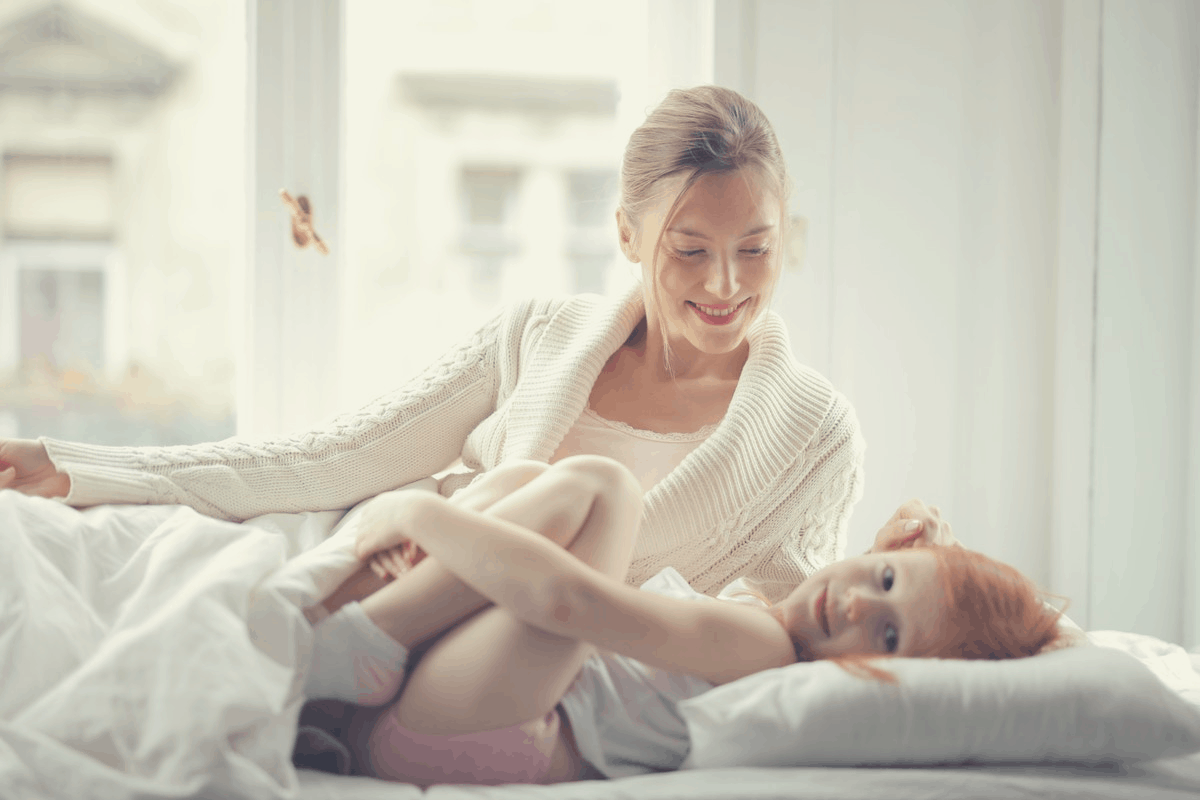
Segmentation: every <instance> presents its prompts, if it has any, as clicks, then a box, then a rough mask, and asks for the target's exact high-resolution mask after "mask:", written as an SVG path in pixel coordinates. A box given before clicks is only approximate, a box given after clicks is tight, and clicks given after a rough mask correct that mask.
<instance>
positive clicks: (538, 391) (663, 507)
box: [509, 285, 833, 556]
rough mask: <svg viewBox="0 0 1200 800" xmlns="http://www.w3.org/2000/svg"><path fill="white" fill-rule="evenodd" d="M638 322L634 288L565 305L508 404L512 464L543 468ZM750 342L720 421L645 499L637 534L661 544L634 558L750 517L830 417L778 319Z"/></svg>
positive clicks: (825, 392)
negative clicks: (521, 460) (641, 531)
mask: <svg viewBox="0 0 1200 800" xmlns="http://www.w3.org/2000/svg"><path fill="white" fill-rule="evenodd" d="M643 316H645V303H644V299H643V295H642V289H641V286H640V285H638V286H635V287H633V288H632V289H630V291H629V292H627V293H626V294H625V295H624V296H622V297H619V298H599V297H596V296H594V295H590V296H581V297H574V298H571V299H570V300H568V301H566V302H565V303H564V304H563V305H562V306H561V307H560V308H559V309H558V311H557V312H555V313H554V314H553V315H552V316H551V318H550V320H549V321H548V322H547V327H546V330H545V331H544V332H543V335H542V337H541V340H540V341H539V342H538V344H537V350H538V352H537V357H536V358H533V359H531V360H530V361H529V368H528V372H526V374H525V375H524V376H523V379H522V380H520V381H518V383H517V386H516V388H515V391H514V393H513V395H512V397H511V400H510V402H511V406H510V409H511V411H510V416H509V446H510V448H511V449H509V452H510V454H511V455H512V456H516V457H525V458H532V459H535V460H538V461H547V460H549V458H550V457H551V456H552V455H553V453H554V451H555V450H556V449H557V448H558V446H559V444H560V443H561V442H562V440H563V437H564V436H566V434H567V431H568V430H570V428H571V425H573V424H574V423H575V420H576V419H578V418H579V415H580V414H581V413H583V409H584V407H585V406H586V405H587V401H588V397H589V396H590V395H591V390H592V386H593V385H594V384H595V382H596V378H597V377H598V376H599V375H600V370H601V369H602V368H603V367H604V365H605V363H607V361H608V359H609V357H610V356H612V354H613V353H615V352H616V351H617V349H618V348H619V347H620V346H621V345H622V344H623V343H624V342H625V341H626V339H628V338H629V334H630V333H632V331H633V329H634V327H635V326H636V325H637V323H638V322H640V321H641V319H642V317H643ZM747 338H748V341H749V343H750V353H749V357H748V358H747V360H746V364H745V366H744V367H743V368H742V374H741V377H740V379H739V380H738V385H737V388H736V389H735V390H734V394H733V399H732V400H731V401H730V403H729V410H728V411H727V412H726V414H725V417H724V418H723V419H722V420H721V422H720V424H719V425H718V426H717V428H716V430H715V431H713V433H712V435H711V436H709V437H708V439H707V440H705V441H704V442H703V443H702V444H701V445H700V446H699V447H697V448H696V449H695V450H693V451H692V452H691V453H689V454H688V455H687V456H686V457H685V458H684V460H683V462H682V463H680V465H679V466H678V467H677V468H676V469H675V470H673V471H672V472H671V473H670V474H669V475H668V476H667V477H666V478H664V479H663V480H662V481H661V482H659V483H658V484H657V485H656V486H654V487H653V488H652V489H651V490H650V491H649V492H647V493H646V496H645V516H644V518H643V523H642V524H643V528H650V529H653V530H655V531H657V532H661V534H662V535H661V536H656V537H655V540H654V542H653V543H652V544H653V547H652V549H650V550H648V551H647V550H643V548H641V547H639V551H640V553H639V555H646V556H648V555H652V554H653V553H654V552H659V551H661V550H669V549H674V548H676V547H679V546H682V545H684V544H686V543H687V541H688V540H691V539H694V537H696V536H698V535H700V534H701V533H702V532H703V533H708V532H711V531H712V530H713V529H714V528H715V527H717V526H718V525H719V524H721V523H722V522H726V523H727V524H728V523H729V521H730V520H732V519H733V518H735V517H738V516H739V515H741V514H742V513H743V512H745V511H746V510H747V509H749V508H750V507H751V506H752V505H753V501H754V499H755V498H756V497H758V496H759V495H760V494H762V493H763V492H764V491H766V490H767V489H768V488H769V487H770V486H771V484H772V483H774V482H776V481H778V479H779V478H780V476H781V475H782V474H783V472H784V471H785V470H786V469H787V468H788V467H789V466H791V465H792V464H793V463H794V462H795V461H796V459H797V458H800V457H802V455H803V453H804V451H805V449H806V448H807V446H808V443H809V440H811V439H812V437H813V435H814V434H815V433H816V431H817V430H818V428H819V427H820V425H821V421H822V420H823V419H824V418H825V415H826V414H827V413H828V411H829V407H830V405H831V403H832V401H833V387H832V386H831V385H830V384H829V382H828V381H827V380H825V378H824V377H822V376H821V375H820V374H819V373H817V372H815V371H814V370H812V369H809V368H807V367H803V366H801V365H800V364H798V363H796V360H795V359H794V358H793V357H792V353H791V347H790V345H789V342H788V336H787V329H786V328H785V327H784V324H783V321H782V320H781V319H780V318H779V315H778V314H776V313H775V312H774V311H768V312H767V313H766V314H763V315H762V316H760V317H759V319H758V320H756V321H755V323H754V325H753V326H752V327H751V329H750V333H749V335H748V337H747ZM548 398H559V399H561V401H560V402H547V399H548Z"/></svg>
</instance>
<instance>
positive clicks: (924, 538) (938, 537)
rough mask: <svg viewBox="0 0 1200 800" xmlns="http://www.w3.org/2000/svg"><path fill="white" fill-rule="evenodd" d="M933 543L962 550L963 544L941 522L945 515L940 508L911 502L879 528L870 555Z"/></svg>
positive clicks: (948, 526) (946, 523)
mask: <svg viewBox="0 0 1200 800" xmlns="http://www.w3.org/2000/svg"><path fill="white" fill-rule="evenodd" d="M931 544H938V545H952V546H955V547H962V543H961V542H959V541H958V539H956V538H954V531H952V530H951V529H950V523H949V522H946V521H945V520H943V519H942V512H941V511H939V510H938V507H937V506H928V505H925V503H923V502H921V501H920V500H909V501H908V502H907V503H905V504H904V505H902V506H900V508H898V509H896V513H895V514H893V515H892V518H891V519H889V520H888V521H887V524H885V525H884V526H883V527H882V528H880V529H879V533H877V534H876V535H875V545H874V546H873V547H872V548H871V549H870V550H868V551H867V552H868V553H883V552H886V551H888V550H903V549H905V548H910V547H927V546H928V545H931Z"/></svg>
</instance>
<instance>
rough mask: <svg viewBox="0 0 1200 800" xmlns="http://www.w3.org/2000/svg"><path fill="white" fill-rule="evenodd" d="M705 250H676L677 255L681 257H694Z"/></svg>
mask: <svg viewBox="0 0 1200 800" xmlns="http://www.w3.org/2000/svg"><path fill="white" fill-rule="evenodd" d="M703 252H704V251H703V250H676V251H675V255H677V256H679V257H680V258H694V257H695V256H698V255H700V254H701V253H703Z"/></svg>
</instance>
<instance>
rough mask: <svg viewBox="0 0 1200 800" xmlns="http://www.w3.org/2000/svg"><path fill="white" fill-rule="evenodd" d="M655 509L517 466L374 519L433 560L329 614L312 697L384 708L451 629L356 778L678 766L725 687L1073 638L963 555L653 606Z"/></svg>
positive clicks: (671, 592)
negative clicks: (692, 714) (698, 699)
mask: <svg viewBox="0 0 1200 800" xmlns="http://www.w3.org/2000/svg"><path fill="white" fill-rule="evenodd" d="M640 513H641V492H640V488H639V486H638V484H637V482H636V480H635V479H634V478H633V476H632V475H631V474H630V473H629V472H628V470H626V469H625V468H624V467H622V466H621V465H620V464H618V463H616V462H615V461H612V460H610V459H605V458H601V457H593V456H581V457H576V458H571V459H566V460H563V461H561V462H559V463H557V464H555V465H554V466H552V467H547V466H546V465H544V464H532V463H522V464H516V465H512V466H508V467H502V468H500V469H499V470H497V471H495V472H494V473H492V474H491V475H489V476H487V478H486V479H485V480H484V481H482V482H480V483H479V484H478V485H477V490H476V492H475V493H474V494H473V495H472V496H470V497H469V498H468V497H464V498H462V499H460V500H459V502H448V501H446V500H444V499H442V498H441V497H439V496H437V495H434V494H430V493H420V492H396V493H390V494H387V495H383V496H380V497H379V498H378V499H376V500H375V501H373V502H372V503H371V504H369V505H368V506H367V507H366V508H365V509H364V514H363V517H362V518H361V520H360V523H359V524H360V525H361V528H360V531H359V533H358V538H357V551H358V554H359V555H360V557H362V558H369V557H371V556H373V555H374V554H378V553H381V552H384V551H388V550H392V549H394V548H397V547H404V546H411V545H412V544H414V543H415V544H416V545H419V546H420V547H421V548H422V549H423V550H424V551H426V552H427V553H428V554H429V558H427V559H425V560H424V561H422V562H421V563H420V564H418V565H416V566H415V567H414V568H413V569H411V571H409V572H408V573H407V574H405V575H403V576H401V577H400V578H399V579H397V580H395V581H393V582H391V583H388V584H387V585H386V586H384V587H383V588H381V589H379V590H378V591H374V592H373V593H371V594H369V595H366V596H363V595H364V594H366V592H367V591H369V588H368V587H364V586H362V585H361V582H359V585H358V586H357V588H353V587H352V588H351V589H350V590H347V591H340V592H339V593H338V595H337V596H335V597H333V598H330V600H328V601H327V602H326V605H327V606H328V607H329V610H330V611H334V612H335V613H333V614H332V616H330V617H329V618H328V619H326V620H324V621H323V622H321V623H320V624H318V625H317V627H316V641H317V643H316V652H315V654H314V660H313V670H312V673H311V675H310V679H309V684H308V694H309V696H310V697H336V698H340V699H342V700H346V701H350V702H354V703H357V704H360V705H374V704H381V703H386V702H388V700H389V699H390V698H391V696H392V695H393V694H394V692H395V691H396V689H397V688H398V687H399V686H400V684H401V681H402V680H403V678H404V668H405V666H406V664H405V661H406V658H407V654H408V650H409V649H410V648H413V647H415V646H417V645H420V644H422V643H423V642H426V641H428V640H430V639H431V638H433V637H436V636H438V635H439V634H441V633H442V632H443V631H446V630H449V632H448V633H446V635H444V636H442V637H441V638H440V639H439V640H438V641H437V642H436V644H434V646H433V647H432V648H431V649H430V650H429V651H428V652H427V653H426V654H425V655H424V656H423V657H422V658H421V660H420V661H419V662H418V663H417V664H416V666H415V668H414V669H413V670H412V671H411V674H410V675H408V676H407V682H406V683H405V685H404V690H403V691H402V692H401V693H400V695H399V697H398V698H397V699H396V700H395V701H394V702H393V703H392V704H391V705H390V706H389V707H387V708H386V709H384V710H382V712H380V711H378V710H371V709H367V710H364V711H362V712H358V713H356V714H354V716H353V719H352V720H351V721H350V722H349V723H348V724H347V726H346V728H347V730H348V734H349V740H350V744H351V749H352V750H353V751H354V760H355V763H356V771H359V772H361V773H364V774H368V775H374V776H376V777H380V778H386V779H391V780H399V781H406V782H410V783H417V784H421V785H430V784H434V783H448V782H450V783H505V782H540V783H553V782H561V781H568V780H575V779H578V778H580V777H582V776H585V775H588V774H591V775H595V774H597V773H598V774H599V775H601V776H606V777H621V776H624V775H630V774H637V773H640V772H649V771H659V770H664V769H673V768H675V767H677V766H678V765H679V764H680V763H681V762H682V760H683V758H684V756H686V754H687V749H688V743H687V733H686V727H685V726H684V724H683V722H682V720H681V719H680V718H679V715H678V714H677V712H676V711H675V706H676V704H677V703H678V702H679V701H680V700H683V699H686V698H688V697H693V696H695V695H697V694H700V693H701V692H704V691H706V690H707V689H709V688H711V687H712V686H714V685H717V684H722V683H727V682H729V681H734V680H737V679H738V678H741V677H744V676H746V675H750V674H752V673H754V672H758V671H760V670H763V669H770V668H773V667H780V666H785V665H788V664H792V663H795V662H797V661H807V660H813V659H820V658H833V659H836V660H840V661H841V662H843V663H844V664H846V665H847V666H848V667H851V668H853V669H858V670H860V671H861V670H866V671H868V672H874V673H875V674H877V675H879V674H880V673H879V671H878V670H876V669H874V668H873V667H871V666H870V663H869V661H870V660H872V659H875V658H883V657H890V656H907V657H914V656H941V657H952V658H1015V657H1020V656H1027V655H1033V654H1035V653H1037V652H1038V651H1039V650H1041V649H1042V648H1043V647H1045V646H1046V645H1048V644H1050V643H1051V642H1053V641H1054V640H1055V639H1056V637H1057V635H1058V627H1057V624H1056V623H1057V620H1058V617H1059V614H1058V613H1057V612H1054V611H1053V610H1050V609H1048V608H1047V607H1046V606H1044V605H1043V604H1042V603H1041V601H1040V599H1039V598H1038V595H1037V592H1036V590H1035V589H1034V587H1033V586H1032V584H1031V583H1030V582H1029V581H1028V580H1027V579H1025V578H1024V577H1022V576H1021V575H1020V574H1019V573H1017V572H1016V571H1015V570H1013V569H1012V568H1010V567H1007V566H1005V565H1002V564H999V563H997V562H995V561H992V560H991V559H988V558H986V557H984V556H982V555H980V554H977V553H971V552H969V551H966V550H963V549H961V548H957V547H930V548H922V549H909V550H897V551H893V552H884V553H872V554H868V555H865V556H859V557H856V558H852V559H848V560H846V561H842V562H838V563H835V564H832V565H830V566H828V567H826V568H824V569H823V570H821V571H819V572H818V573H816V574H815V575H813V576H812V577H811V578H809V579H808V580H807V581H805V582H804V583H803V584H801V585H800V586H798V587H797V588H796V589H795V590H794V591H793V592H792V593H791V594H789V595H788V596H787V597H786V598H785V599H784V600H783V601H781V602H779V603H777V604H775V605H773V606H770V607H768V608H766V609H765V610H764V609H763V608H762V607H761V606H752V605H749V604H742V603H735V602H722V601H719V600H714V599H712V598H709V597H706V596H704V595H700V594H698V593H696V592H694V591H692V590H691V589H690V587H688V586H687V584H686V583H685V582H684V581H683V580H682V579H681V578H680V577H679V576H678V573H674V572H673V571H672V570H670V569H667V570H664V571H663V572H662V573H660V575H659V576H657V577H656V578H655V579H654V580H652V581H651V582H649V583H648V584H647V585H646V586H644V587H643V590H642V591H639V590H638V589H635V588H632V587H630V586H627V585H626V584H625V583H624V582H623V581H622V578H623V575H624V569H625V566H626V564H627V562H628V559H629V556H630V552H631V550H632V543H633V541H634V538H635V537H636V533H637V525H638V521H639V518H640ZM539 534H541V535H539ZM355 595H357V596H358V597H359V598H360V599H358V600H355V599H354V596H355ZM489 602H490V603H493V604H494V605H493V606H491V607H486V606H487V605H488V603H489ZM343 604H344V605H343ZM485 607H486V608H485ZM481 608H483V609H484V610H483V611H482V612H481V613H478V614H476V613H475V612H476V611H477V610H478V609H481ZM597 648H598V649H599V650H600V653H598V654H597V652H596V649H597ZM882 676H883V677H884V679H887V677H888V676H887V675H886V673H883V674H882ZM560 711H561V712H563V713H562V714H561V715H560V713H559V712H560Z"/></svg>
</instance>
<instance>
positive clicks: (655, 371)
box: [625, 317, 750, 383]
mask: <svg viewBox="0 0 1200 800" xmlns="http://www.w3.org/2000/svg"><path fill="white" fill-rule="evenodd" d="M625 347H626V348H628V349H629V350H630V351H632V352H633V353H634V354H635V355H636V357H637V360H638V361H639V362H640V364H639V368H640V371H643V374H644V375H645V377H646V378H647V379H649V380H652V381H654V382H657V383H667V382H676V383H678V382H679V381H688V382H692V381H698V382H702V383H710V382H712V383H726V382H730V381H732V382H735V383H736V382H737V380H738V378H740V377H741V375H742V368H743V367H744V366H746V360H747V359H748V358H749V357H750V343H749V342H746V341H743V342H742V343H741V344H739V345H738V346H737V348H736V349H734V350H733V351H731V352H729V353H719V354H712V353H705V352H703V351H701V350H698V349H696V348H695V347H694V346H692V344H691V342H688V341H687V340H686V339H683V340H681V341H676V342H672V343H671V356H670V366H669V367H668V362H667V355H666V348H665V347H664V343H663V336H662V333H661V332H660V330H659V328H658V326H657V325H652V324H650V323H649V322H648V320H647V318H646V317H643V318H642V321H641V322H639V323H638V325H637V327H636V328H634V330H633V333H631V334H630V336H629V339H627V340H626V341H625Z"/></svg>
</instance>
